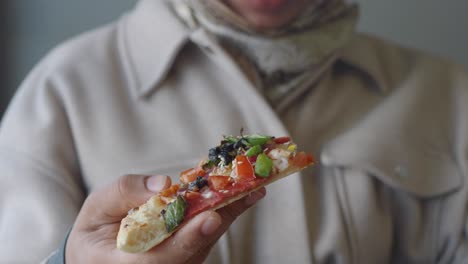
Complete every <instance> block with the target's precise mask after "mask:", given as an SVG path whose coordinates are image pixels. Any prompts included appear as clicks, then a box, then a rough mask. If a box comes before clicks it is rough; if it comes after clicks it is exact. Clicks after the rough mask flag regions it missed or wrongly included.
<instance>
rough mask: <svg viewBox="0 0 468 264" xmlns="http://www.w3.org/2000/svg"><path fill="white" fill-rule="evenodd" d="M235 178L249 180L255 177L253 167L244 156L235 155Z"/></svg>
mask: <svg viewBox="0 0 468 264" xmlns="http://www.w3.org/2000/svg"><path fill="white" fill-rule="evenodd" d="M236 170H237V179H239V181H250V180H253V179H255V173H254V169H253V167H252V164H251V163H250V161H249V158H247V157H246V156H240V155H239V156H237V157H236Z"/></svg>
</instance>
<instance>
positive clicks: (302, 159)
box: [291, 151, 314, 168]
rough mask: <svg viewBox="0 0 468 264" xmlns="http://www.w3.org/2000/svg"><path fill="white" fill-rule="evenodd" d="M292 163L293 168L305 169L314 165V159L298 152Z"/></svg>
mask: <svg viewBox="0 0 468 264" xmlns="http://www.w3.org/2000/svg"><path fill="white" fill-rule="evenodd" d="M291 162H292V165H293V166H296V167H299V168H304V167H307V166H309V165H310V164H312V163H314V157H312V155H310V154H307V153H305V152H303V151H302V152H298V153H297V154H296V156H294V158H293V159H292V161H291Z"/></svg>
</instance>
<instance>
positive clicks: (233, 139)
mask: <svg viewBox="0 0 468 264" xmlns="http://www.w3.org/2000/svg"><path fill="white" fill-rule="evenodd" d="M237 140H238V139H237V137H232V136H224V140H223V141H224V142H227V143H236V142H237ZM224 142H221V143H224Z"/></svg>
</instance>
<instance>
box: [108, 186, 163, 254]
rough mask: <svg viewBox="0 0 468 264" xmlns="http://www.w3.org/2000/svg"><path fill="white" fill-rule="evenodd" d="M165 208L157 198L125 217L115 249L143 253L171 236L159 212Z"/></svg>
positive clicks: (151, 199)
mask: <svg viewBox="0 0 468 264" xmlns="http://www.w3.org/2000/svg"><path fill="white" fill-rule="evenodd" d="M165 208H166V203H164V202H163V201H162V200H161V199H160V197H159V196H157V195H155V196H153V197H151V198H150V199H149V200H148V201H147V202H146V203H145V204H143V205H142V206H140V207H139V208H138V209H135V210H134V211H133V212H131V213H130V214H129V215H127V216H126V217H125V218H124V219H123V220H122V222H121V224H120V230H119V234H118V236H117V248H118V249H121V250H123V251H126V252H129V253H139V252H145V251H148V250H149V249H151V248H152V247H154V246H155V245H157V244H159V243H161V242H162V241H163V240H165V239H166V238H167V237H169V236H170V235H171V233H168V232H167V230H166V224H165V221H164V218H163V216H162V215H161V211H162V210H163V209H165Z"/></svg>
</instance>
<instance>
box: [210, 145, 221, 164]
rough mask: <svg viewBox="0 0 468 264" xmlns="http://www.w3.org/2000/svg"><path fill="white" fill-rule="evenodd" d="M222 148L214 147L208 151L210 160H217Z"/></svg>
mask: <svg viewBox="0 0 468 264" xmlns="http://www.w3.org/2000/svg"><path fill="white" fill-rule="evenodd" d="M220 151H221V149H220V148H219V147H215V148H212V149H210V150H209V151H208V158H209V159H210V161H213V162H216V160H217V159H218V155H219V153H220Z"/></svg>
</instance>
